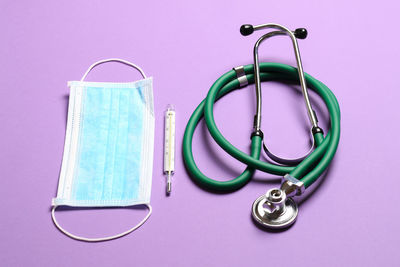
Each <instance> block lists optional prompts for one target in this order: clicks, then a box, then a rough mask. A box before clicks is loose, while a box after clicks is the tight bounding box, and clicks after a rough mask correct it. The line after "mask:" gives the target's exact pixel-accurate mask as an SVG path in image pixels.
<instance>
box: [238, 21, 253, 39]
mask: <svg viewBox="0 0 400 267" xmlns="http://www.w3.org/2000/svg"><path fill="white" fill-rule="evenodd" d="M253 32H254V28H253V25H250V24H243V25H242V26H241V27H240V33H241V34H242V35H243V36H247V35H250V34H252V33H253Z"/></svg>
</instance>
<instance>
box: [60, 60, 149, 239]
mask: <svg viewBox="0 0 400 267" xmlns="http://www.w3.org/2000/svg"><path fill="white" fill-rule="evenodd" d="M110 61H116V62H121V63H124V64H127V65H130V66H133V67H134V68H136V69H138V70H139V71H140V72H141V73H142V75H143V77H144V79H142V80H139V81H136V82H129V83H114V82H107V83H104V82H86V81H83V80H84V78H85V77H86V75H87V74H88V73H89V71H90V70H91V69H92V68H93V67H95V66H97V65H99V64H102V63H106V62H110ZM68 86H69V87H70V97H69V106H68V122H67V130H66V137H65V144H64V155H63V160H62V167H61V172H60V177H59V184H58V191H57V197H56V198H54V199H53V200H52V205H53V211H52V215H53V220H54V222H55V224H56V226H57V227H58V228H59V229H60V228H61V229H60V230H61V231H63V232H64V233H66V234H67V235H69V236H70V237H73V238H75V239H79V240H84V241H103V240H109V239H113V238H116V237H119V236H118V235H116V236H112V237H107V238H100V239H101V240H99V238H97V239H95V240H94V239H93V240H92V239H91V238H83V237H77V236H75V235H73V234H70V233H69V232H67V231H66V230H64V229H63V228H62V227H61V226H60V225H59V224H58V223H57V221H56V220H55V216H54V211H55V208H56V207H57V206H63V205H65V206H72V207H116V206H117V207H125V206H133V205H140V204H145V205H147V207H148V208H149V214H148V215H147V217H146V218H145V220H147V218H148V216H150V213H151V206H150V205H149V204H150V195H151V182H152V167H153V146H154V106H153V79H152V78H146V76H145V75H144V73H143V71H142V70H141V69H140V68H139V67H137V66H136V65H134V64H132V63H130V62H127V61H124V60H120V59H107V60H102V61H99V62H96V63H95V64H93V65H92V66H91V67H90V68H89V70H88V71H87V72H86V74H85V75H84V77H83V78H82V80H81V81H72V82H69V83H68ZM145 220H144V221H145ZM144 221H142V222H141V224H143V223H144ZM141 224H140V225H141ZM140 225H139V226H140ZM139 226H137V227H139ZM137 227H136V228H137ZM136 228H135V229H136ZM135 229H133V230H135ZM131 230H132V229H131ZM133 230H132V231H133ZM130 232H131V231H130ZM122 234H123V235H125V234H127V233H122Z"/></svg>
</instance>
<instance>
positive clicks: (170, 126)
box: [164, 105, 175, 194]
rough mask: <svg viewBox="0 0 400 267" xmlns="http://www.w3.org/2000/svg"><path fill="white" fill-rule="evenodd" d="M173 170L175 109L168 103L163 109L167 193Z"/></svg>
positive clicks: (169, 188) (169, 189)
mask: <svg viewBox="0 0 400 267" xmlns="http://www.w3.org/2000/svg"><path fill="white" fill-rule="evenodd" d="M174 170H175V109H174V108H173V106H172V105H168V107H167V110H166V111H165V132H164V174H165V175H167V194H170V193H171V176H172V175H173V174H174Z"/></svg>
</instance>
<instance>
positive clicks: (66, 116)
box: [61, 94, 69, 125]
mask: <svg viewBox="0 0 400 267" xmlns="http://www.w3.org/2000/svg"><path fill="white" fill-rule="evenodd" d="M61 98H62V102H64V108H65V125H67V122H68V104H69V94H65V95H63V96H62V97H61Z"/></svg>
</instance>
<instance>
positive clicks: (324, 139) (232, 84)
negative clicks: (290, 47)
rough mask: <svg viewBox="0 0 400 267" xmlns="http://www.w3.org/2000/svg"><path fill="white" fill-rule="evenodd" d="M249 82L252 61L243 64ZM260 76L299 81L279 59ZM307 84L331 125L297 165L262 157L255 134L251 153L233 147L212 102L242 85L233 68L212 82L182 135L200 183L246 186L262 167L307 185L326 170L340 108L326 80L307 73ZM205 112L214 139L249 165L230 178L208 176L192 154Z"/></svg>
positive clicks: (189, 164)
mask: <svg viewBox="0 0 400 267" xmlns="http://www.w3.org/2000/svg"><path fill="white" fill-rule="evenodd" d="M244 71H245V73H246V77H247V80H248V81H249V84H251V83H254V72H253V65H252V64H251V65H246V66H244ZM260 78H261V80H262V81H292V82H296V81H298V73H297V69H296V68H294V67H292V66H289V65H285V64H280V63H261V64H260ZM305 78H306V81H307V85H308V87H309V88H310V89H312V90H313V91H315V92H316V93H317V94H318V95H319V96H320V97H321V98H322V99H323V101H324V103H325V104H326V106H327V108H328V111H329V115H330V129H329V131H328V132H327V134H326V136H323V134H322V133H316V134H314V140H315V144H316V148H315V150H314V151H313V152H312V153H311V154H310V155H309V156H308V157H307V158H306V159H304V160H303V161H302V162H301V163H299V164H298V165H297V166H295V167H288V166H281V165H275V164H272V163H268V162H265V161H261V160H260V152H261V148H262V139H261V137H260V136H257V135H255V136H253V137H252V139H251V152H250V155H248V154H246V153H244V152H243V151H241V150H239V149H237V148H236V147H234V146H233V145H232V144H231V143H229V141H228V140H226V139H225V138H224V137H223V136H222V134H221V132H220V131H219V130H218V128H217V125H216V124H215V120H214V114H213V106H214V102H215V101H216V100H218V99H219V98H221V97H222V96H224V95H226V94H227V93H229V92H231V91H233V90H235V89H237V88H239V81H238V80H237V77H236V73H235V71H233V70H231V71H229V72H227V73H225V74H224V75H222V76H221V77H220V78H219V79H218V80H217V81H216V82H215V83H214V84H213V85H212V86H211V89H210V91H209V92H208V95H207V97H206V99H205V100H203V101H202V102H201V103H200V105H198V107H197V108H196V110H195V111H194V112H193V114H192V116H191V117H190V119H189V122H188V124H187V126H186V130H185V134H184V137H183V159H184V162H185V165H186V167H187V170H188V171H189V173H190V175H191V176H192V178H193V179H194V180H195V181H196V182H197V183H198V184H199V185H201V186H203V187H205V188H207V189H211V190H216V191H234V190H237V189H239V188H241V187H243V186H244V185H245V184H246V183H247V182H249V181H250V179H251V177H252V175H253V173H254V170H255V169H257V170H260V171H263V172H267V173H270V174H275V175H281V176H283V175H285V174H288V173H289V174H290V175H291V176H293V177H295V178H297V179H299V180H301V181H302V182H303V183H304V186H305V187H306V188H307V187H309V186H310V185H311V184H312V183H314V182H315V181H316V180H317V179H318V177H320V175H321V174H322V173H323V172H324V171H325V170H326V168H327V167H328V166H329V164H330V162H331V161H332V159H333V157H334V155H335V153H336V149H337V146H338V143H339V138H340V108H339V104H338V102H337V100H336V97H335V95H334V94H333V93H332V92H331V91H330V90H329V88H328V87H326V86H325V85H324V84H323V83H321V82H320V81H318V80H317V79H315V78H313V77H312V76H310V75H308V74H305ZM203 116H204V118H205V121H206V124H207V128H208V130H209V132H210V134H211V136H212V137H213V139H214V140H215V141H216V142H217V143H218V145H219V146H221V147H222V148H223V149H224V150H225V151H226V152H227V153H228V154H230V155H231V156H232V157H234V158H236V159H237V160H239V161H240V162H242V163H244V164H246V165H247V168H246V169H245V170H244V171H243V172H242V173H241V174H240V175H239V176H238V177H236V178H234V179H232V180H230V181H217V180H214V179H211V178H209V177H207V176H205V175H204V174H203V173H202V172H201V171H200V170H199V168H198V167H197V166H196V163H195V161H194V158H193V152H192V139H193V134H194V130H195V128H196V126H197V124H198V123H199V121H200V119H201V118H202V117H203Z"/></svg>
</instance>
